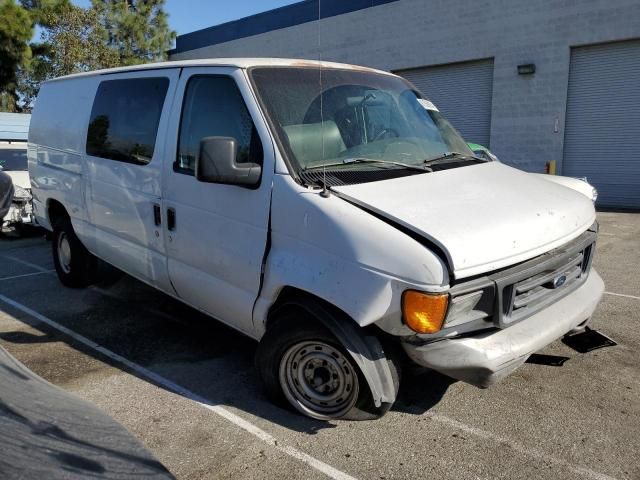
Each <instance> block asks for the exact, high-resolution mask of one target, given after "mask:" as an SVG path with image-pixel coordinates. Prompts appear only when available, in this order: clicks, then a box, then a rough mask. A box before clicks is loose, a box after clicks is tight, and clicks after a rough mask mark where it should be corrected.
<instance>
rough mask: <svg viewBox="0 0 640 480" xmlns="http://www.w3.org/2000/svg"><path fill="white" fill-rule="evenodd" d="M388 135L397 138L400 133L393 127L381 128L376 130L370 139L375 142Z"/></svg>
mask: <svg viewBox="0 0 640 480" xmlns="http://www.w3.org/2000/svg"><path fill="white" fill-rule="evenodd" d="M388 136H392V138H398V137H400V134H399V133H398V131H397V130H396V129H395V128H383V129H382V130H380V131H379V132H378V134H377V135H376V136H375V137H374V138H373V140H371V141H372V142H376V141H378V140H381V139H383V138H386V137H388Z"/></svg>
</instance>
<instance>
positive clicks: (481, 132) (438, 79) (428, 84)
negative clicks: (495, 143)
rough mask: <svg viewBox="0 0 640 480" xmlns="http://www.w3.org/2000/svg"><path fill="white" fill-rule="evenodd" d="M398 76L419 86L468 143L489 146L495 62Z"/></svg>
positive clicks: (481, 61) (441, 67)
mask: <svg viewBox="0 0 640 480" xmlns="http://www.w3.org/2000/svg"><path fill="white" fill-rule="evenodd" d="M396 73H397V74H399V75H402V76H403V77H405V78H406V79H407V80H409V81H410V82H411V83H413V84H414V85H415V86H416V87H418V90H420V91H421V92H422V93H423V94H424V95H425V96H426V97H427V98H429V99H430V100H431V101H432V102H433V103H434V104H435V105H436V106H437V107H438V109H439V110H440V111H441V112H442V114H443V115H444V116H445V117H446V118H447V119H448V120H449V121H450V122H451V123H452V124H453V126H454V127H456V129H457V130H458V131H459V132H460V133H461V134H462V136H463V137H464V138H465V140H466V141H468V142H474V143H479V144H481V145H484V146H486V147H488V146H489V137H490V134H491V97H492V93H493V59H489V60H479V61H473V62H464V63H454V64H449V65H439V66H437V67H424V68H415V69H411V70H402V71H399V72H396Z"/></svg>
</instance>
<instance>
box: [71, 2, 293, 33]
mask: <svg viewBox="0 0 640 480" xmlns="http://www.w3.org/2000/svg"><path fill="white" fill-rule="evenodd" d="M165 1H166V7H165V9H166V11H167V13H168V14H169V25H170V26H171V28H172V29H174V30H175V31H176V32H178V35H182V34H184V33H189V32H193V31H195V30H200V29H202V28H206V27H211V26H213V25H218V24H220V23H224V22H228V21H231V20H237V19H238V18H243V17H247V16H249V15H253V14H256V13H260V12H265V11H267V10H272V9H274V8H278V7H282V6H284V5H290V4H292V3H297V2H298V1H299V0H165ZM73 3H75V4H76V5H79V6H82V7H86V6H88V5H90V4H91V1H90V0H73Z"/></svg>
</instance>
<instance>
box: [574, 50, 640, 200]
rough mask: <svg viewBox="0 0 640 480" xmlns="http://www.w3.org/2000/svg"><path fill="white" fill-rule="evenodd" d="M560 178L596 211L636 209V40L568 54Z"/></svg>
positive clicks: (639, 68) (639, 74)
mask: <svg viewBox="0 0 640 480" xmlns="http://www.w3.org/2000/svg"><path fill="white" fill-rule="evenodd" d="M562 174H563V175H569V176H572V177H587V179H588V180H589V182H590V183H592V184H593V185H595V186H596V188H597V189H598V192H599V198H598V204H599V205H601V206H607V207H624V208H640V41H629V42H621V43H612V44H607V45H596V46H590V47H580V48H574V49H573V50H572V51H571V66H570V71H569V91H568V99H567V118H566V128H565V142H564V159H563V165H562Z"/></svg>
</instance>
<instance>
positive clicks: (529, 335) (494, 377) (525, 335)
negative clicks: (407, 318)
mask: <svg viewBox="0 0 640 480" xmlns="http://www.w3.org/2000/svg"><path fill="white" fill-rule="evenodd" d="M603 292H604V282H603V281H602V278H600V275H598V273H597V272H596V271H595V270H593V269H592V270H591V272H590V273H589V277H588V278H587V280H586V281H585V282H584V283H583V284H582V285H581V286H580V287H578V288H577V289H576V290H575V291H573V292H572V293H570V294H569V295H567V296H566V297H564V298H562V299H561V300H559V301H557V302H555V303H553V304H552V305H550V306H549V307H547V308H545V309H544V310H541V311H540V312H538V313H535V314H534V315H532V316H531V317H529V318H527V319H526V320H523V321H521V322H518V323H516V324H513V325H511V326H509V327H507V328H504V329H501V330H498V331H495V330H494V331H490V332H488V333H481V334H479V335H476V336H472V337H464V338H453V339H445V340H439V341H436V342H433V343H427V344H423V345H414V344H409V343H403V344H402V345H403V347H404V349H405V351H406V352H407V354H408V355H409V357H410V358H411V359H412V360H413V361H414V362H416V363H417V364H419V365H422V366H424V367H427V368H430V369H433V370H436V371H438V372H440V373H443V374H445V375H448V376H450V377H453V378H455V379H458V380H462V381H463V382H467V383H470V384H472V385H476V386H478V387H488V386H489V385H491V384H492V383H495V382H497V381H498V380H500V379H501V378H503V377H506V376H507V375H509V374H510V373H511V372H513V371H514V370H515V369H516V368H518V367H519V366H520V365H522V364H523V363H524V362H525V361H526V360H527V358H529V356H530V355H531V354H532V353H534V352H536V351H538V350H540V349H541V348H543V347H545V346H546V345H548V344H550V343H551V342H553V341H554V340H557V339H558V338H560V337H562V336H564V335H565V334H567V333H569V332H571V331H573V330H575V329H577V328H581V327H582V325H581V324H584V323H585V322H586V321H587V320H589V318H590V317H591V315H592V314H593V312H594V311H595V309H596V307H597V305H598V303H599V302H600V298H601V297H602V294H603Z"/></svg>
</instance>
